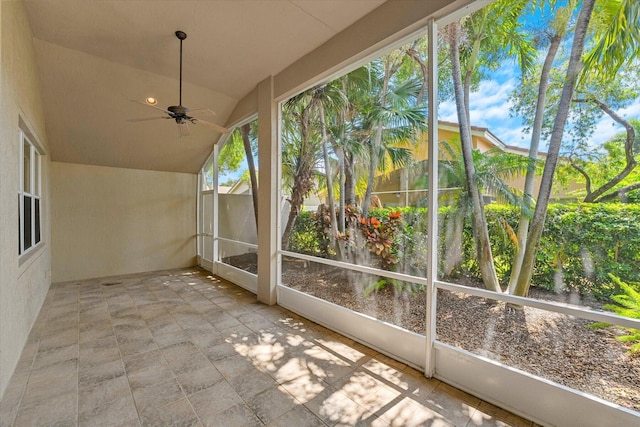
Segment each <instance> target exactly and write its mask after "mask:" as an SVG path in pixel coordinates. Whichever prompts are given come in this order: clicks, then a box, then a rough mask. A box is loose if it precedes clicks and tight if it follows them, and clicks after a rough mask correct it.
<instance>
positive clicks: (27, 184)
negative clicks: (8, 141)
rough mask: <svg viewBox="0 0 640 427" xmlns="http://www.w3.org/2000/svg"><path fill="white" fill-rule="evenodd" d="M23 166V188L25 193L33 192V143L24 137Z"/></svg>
mask: <svg viewBox="0 0 640 427" xmlns="http://www.w3.org/2000/svg"><path fill="white" fill-rule="evenodd" d="M23 150H24V151H23V156H22V158H23V162H22V164H23V166H22V171H23V173H22V176H23V178H22V179H23V181H22V182H23V185H22V189H23V191H24V192H25V193H31V166H32V163H31V144H29V142H28V141H27V139H26V138H25V139H24V143H23Z"/></svg>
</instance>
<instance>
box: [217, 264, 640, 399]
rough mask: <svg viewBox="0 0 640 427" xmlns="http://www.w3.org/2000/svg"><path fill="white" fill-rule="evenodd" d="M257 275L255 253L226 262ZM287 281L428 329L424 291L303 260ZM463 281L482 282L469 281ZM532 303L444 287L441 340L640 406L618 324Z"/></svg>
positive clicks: (637, 369) (637, 378) (638, 362)
mask: <svg viewBox="0 0 640 427" xmlns="http://www.w3.org/2000/svg"><path fill="white" fill-rule="evenodd" d="M225 261H226V262H228V263H229V264H231V265H234V266H236V267H238V268H242V269H245V270H247V271H250V272H252V273H255V272H256V271H257V262H256V256H255V254H246V255H241V256H237V257H233V258H232V259H228V260H225ZM282 264H283V265H282V275H283V279H282V280H283V283H284V284H286V285H287V286H289V287H291V288H293V289H297V290H299V291H301V292H305V293H308V294H310V295H313V296H316V297H318V298H321V299H324V300H326V301H330V302H332V303H335V304H338V305H340V306H342V307H346V308H348V309H351V310H354V311H357V312H360V313H363V314H367V315H370V316H372V317H375V318H377V319H380V320H382V321H385V322H388V323H392V324H394V325H397V326H400V327H402V328H404V329H407V330H410V331H413V332H416V333H419V334H424V333H425V317H426V316H425V313H426V307H425V305H426V304H425V303H426V296H425V292H424V291H418V292H415V293H413V294H411V293H409V292H406V291H398V290H396V289H395V288H394V287H393V286H385V287H384V288H382V289H381V290H378V291H374V292H372V293H370V294H369V295H368V296H366V295H365V286H366V285H365V284H370V283H375V281H377V277H375V276H371V275H366V274H362V273H358V272H353V271H347V270H344V269H340V268H335V267H330V266H326V265H323V264H318V263H309V262H306V261H302V260H299V259H292V258H286V257H285V258H284V259H283V261H282ZM456 282H457V283H462V284H465V285H469V286H477V283H475V282H474V281H473V280H471V279H464V278H462V280H461V279H457V280H456ZM530 297H532V298H536V299H544V300H549V301H560V302H565V303H571V304H574V305H581V306H586V307H590V308H595V309H600V308H601V304H599V303H598V302H597V301H593V300H589V299H585V298H582V297H580V296H577V295H575V294H566V293H559V294H556V293H553V292H545V291H540V290H537V289H535V288H532V290H531V292H530ZM592 323H593V322H591V321H588V320H584V319H577V318H574V317H573V316H567V315H564V314H560V313H553V312H548V311H545V310H539V309H535V308H530V307H513V306H511V305H509V304H505V303H502V302H495V301H490V300H487V299H485V298H480V297H474V296H470V295H466V294H463V293H454V292H449V291H445V290H439V291H438V305H437V323H436V324H437V330H436V335H437V339H438V340H439V341H441V342H444V343H447V344H450V345H453V346H456V347H458V348H462V349H465V350H467V351H469V352H472V353H474V354H478V355H481V356H484V357H487V358H490V359H492V360H495V361H498V362H500V363H504V364H506V365H508V366H511V367H514V368H518V369H521V370H523V371H526V372H529V373H532V374H534V375H538V376H540V377H542V378H546V379H548V380H551V381H554V382H556V383H559V384H563V385H565V386H568V387H571V388H574V389H577V390H580V391H583V392H587V393H590V394H593V395H595V396H598V397H601V398H603V399H605V400H608V401H612V402H615V403H617V404H619V405H621V406H624V407H626V408H630V409H633V410H635V411H640V356H637V355H636V356H634V355H631V354H630V353H629V352H628V345H625V344H624V343H621V342H619V341H616V339H615V338H616V336H619V335H623V331H622V330H620V329H618V328H613V327H609V328H599V329H598V328H591V327H590V325H591V324H592Z"/></svg>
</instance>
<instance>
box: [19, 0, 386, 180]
mask: <svg viewBox="0 0 640 427" xmlns="http://www.w3.org/2000/svg"><path fill="white" fill-rule="evenodd" d="M24 2H25V7H26V10H27V14H28V16H29V21H30V23H31V27H32V31H33V34H34V39H35V40H34V43H35V49H36V55H37V60H38V65H39V67H40V74H41V79H42V94H43V102H44V110H45V119H46V126H47V137H48V142H49V148H50V153H51V158H52V160H54V161H60V162H73V163H85V164H94V165H103V166H116V167H126V168H135V169H151V170H162V171H176V172H188V173H195V172H197V171H198V169H199V167H200V166H201V165H202V162H203V161H204V159H205V158H206V157H207V156H208V154H209V152H210V151H211V148H212V146H213V143H214V142H216V141H217V140H218V138H219V136H220V135H219V134H218V133H216V132H214V131H211V130H209V129H208V128H203V127H199V126H191V128H190V129H191V136H189V137H183V138H180V137H179V133H178V129H177V126H176V125H175V123H174V122H172V121H170V120H158V121H148V122H138V123H132V122H128V121H127V119H131V118H146V117H154V116H157V114H156V111H154V110H153V109H151V108H148V107H145V106H142V105H139V104H135V103H133V102H130V101H131V100H140V101H142V100H144V98H145V97H147V96H155V97H157V98H158V99H159V104H158V105H159V106H161V107H163V108H166V107H167V106H169V105H176V104H178V80H177V77H178V72H179V62H178V54H179V50H178V49H179V41H178V39H177V38H176V37H175V34H174V33H175V31H176V30H182V31H184V32H186V33H187V35H188V37H187V39H186V40H185V41H184V69H183V78H184V82H185V84H184V87H183V104H184V105H185V106H187V107H189V108H191V109H197V108H204V107H208V108H211V109H212V110H214V111H215V112H216V113H217V115H216V116H215V117H213V118H211V119H208V118H207V120H210V121H213V122H215V123H217V124H220V125H224V124H225V122H226V119H227V117H228V116H229V114H230V113H231V111H232V110H233V108H234V107H235V105H236V102H237V101H238V100H240V99H242V97H244V96H245V95H246V94H247V93H249V92H250V91H251V90H252V89H254V88H255V86H256V84H257V83H258V82H260V81H262V80H263V79H265V78H266V77H268V76H269V75H275V74H277V73H278V72H280V71H281V70H283V69H284V68H285V67H286V66H288V65H290V64H291V63H293V62H294V61H295V60H297V59H298V58H300V57H302V56H303V55H305V54H306V53H308V52H310V51H312V50H314V49H315V48H317V47H318V46H320V45H321V44H323V43H324V42H326V41H327V40H328V39H330V38H331V37H333V36H334V35H335V34H337V33H338V32H340V31H341V30H343V29H344V28H346V27H347V26H349V25H350V24H352V23H353V22H355V21H357V20H358V19H360V18H361V17H363V16H364V15H366V14H367V13H369V12H370V11H372V10H373V9H375V8H376V7H378V6H379V5H380V4H382V3H383V2H384V0H210V1H201V0H200V1H196V0H180V1H167V0H162V1H161V0H156V1H150V0H128V1H123V0H102V1H88V0H24ZM157 113H159V114H160V115H162V113H161V112H159V111H157Z"/></svg>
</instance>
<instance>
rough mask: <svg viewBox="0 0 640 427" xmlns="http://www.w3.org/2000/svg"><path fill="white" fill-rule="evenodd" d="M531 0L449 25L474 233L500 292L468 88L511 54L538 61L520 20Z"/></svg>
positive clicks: (525, 62) (526, 64) (482, 262)
mask: <svg viewBox="0 0 640 427" xmlns="http://www.w3.org/2000/svg"><path fill="white" fill-rule="evenodd" d="M526 4H527V2H526V1H515V2H513V1H497V2H495V3H493V4H492V5H490V6H488V7H485V8H483V9H481V10H479V11H478V12H475V13H474V14H472V15H470V16H469V17H467V18H465V19H464V20H459V21H456V22H452V23H451V24H449V25H448V27H447V28H448V33H447V37H446V40H447V43H448V47H449V50H448V51H449V59H450V65H451V77H452V83H453V84H452V86H453V95H454V98H455V102H456V111H457V116H458V124H459V129H460V141H461V147H462V157H463V160H464V165H465V175H466V180H467V184H468V185H467V191H468V192H469V198H470V200H471V201H472V204H473V210H472V218H473V235H474V238H475V243H476V253H477V257H478V263H479V267H480V271H481V272H482V280H483V282H484V285H485V287H486V288H487V289H489V290H492V291H495V292H501V291H502V289H501V287H500V284H499V283H498V278H497V275H496V271H495V266H494V264H493V255H492V253H491V245H490V244H489V233H488V228H487V221H486V218H485V214H484V203H483V200H482V195H481V194H480V192H479V189H478V180H477V176H476V170H475V167H474V164H473V143H472V139H471V123H470V105H469V91H470V88H471V83H472V81H473V76H474V75H478V74H479V73H480V70H481V69H485V70H486V69H491V67H495V66H496V64H498V63H499V62H501V61H502V60H504V59H505V58H506V57H509V56H516V57H517V58H518V60H519V63H520V68H521V70H523V73H526V72H528V70H530V69H531V68H532V66H533V63H534V58H535V49H533V47H532V46H531V44H530V43H529V42H528V40H527V39H526V37H525V36H524V33H523V31H522V25H521V23H520V22H519V17H520V14H521V13H522V11H523V9H524V7H525V6H526Z"/></svg>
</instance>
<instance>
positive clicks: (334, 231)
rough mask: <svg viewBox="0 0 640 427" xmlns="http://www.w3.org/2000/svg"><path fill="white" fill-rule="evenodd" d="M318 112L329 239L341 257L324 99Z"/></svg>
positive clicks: (319, 105) (320, 102)
mask: <svg viewBox="0 0 640 427" xmlns="http://www.w3.org/2000/svg"><path fill="white" fill-rule="evenodd" d="M318 113H319V115H320V128H321V134H322V157H323V159H324V173H325V177H326V179H327V198H328V199H329V220H330V221H331V236H329V241H330V242H331V247H332V248H334V249H335V250H336V252H337V253H338V257H339V258H340V248H339V247H338V246H337V245H336V237H337V236H338V224H337V220H336V204H335V200H334V198H333V177H332V176H331V174H332V172H331V164H330V163H329V149H328V147H327V143H328V142H327V140H328V139H329V138H328V137H327V122H326V117H325V114H324V105H322V101H319V102H318Z"/></svg>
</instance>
